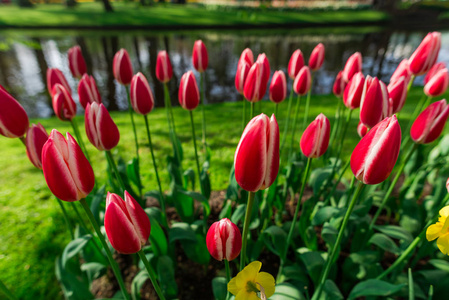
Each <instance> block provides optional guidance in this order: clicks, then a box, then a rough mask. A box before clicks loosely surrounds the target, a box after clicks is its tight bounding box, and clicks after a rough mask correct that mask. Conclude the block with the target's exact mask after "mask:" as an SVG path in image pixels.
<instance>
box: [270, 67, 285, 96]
mask: <svg viewBox="0 0 449 300" xmlns="http://www.w3.org/2000/svg"><path fill="white" fill-rule="evenodd" d="M285 97H287V79H286V78H285V74H284V72H282V71H276V72H274V74H273V78H272V79H271V84H270V100H271V101H273V102H274V103H281V102H282V101H284V100H285Z"/></svg>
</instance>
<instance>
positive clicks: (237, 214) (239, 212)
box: [231, 204, 246, 225]
mask: <svg viewBox="0 0 449 300" xmlns="http://www.w3.org/2000/svg"><path fill="white" fill-rule="evenodd" d="M245 211H246V204H240V205H239V206H237V209H236V210H235V211H234V213H233V214H232V216H231V222H232V223H234V224H236V225H237V224H238V223H239V222H240V220H241V219H242V218H243V216H244V215H245Z"/></svg>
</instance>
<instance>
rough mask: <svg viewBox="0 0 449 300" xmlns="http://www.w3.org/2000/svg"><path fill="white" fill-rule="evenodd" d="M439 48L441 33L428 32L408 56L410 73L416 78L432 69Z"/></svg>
mask: <svg viewBox="0 0 449 300" xmlns="http://www.w3.org/2000/svg"><path fill="white" fill-rule="evenodd" d="M440 48H441V33H439V32H430V33H428V34H427V36H426V37H425V38H424V39H423V40H422V42H421V44H420V45H419V46H418V48H417V49H416V50H415V52H413V54H412V56H410V59H409V64H410V71H411V72H412V74H413V75H415V76H418V75H422V74H424V73H426V72H427V71H429V70H430V68H432V67H433V65H434V64H435V62H436V60H437V58H438V52H440Z"/></svg>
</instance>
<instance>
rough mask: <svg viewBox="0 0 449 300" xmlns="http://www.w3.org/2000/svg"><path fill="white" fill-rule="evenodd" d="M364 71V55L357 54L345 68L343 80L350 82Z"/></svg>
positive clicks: (347, 62)
mask: <svg viewBox="0 0 449 300" xmlns="http://www.w3.org/2000/svg"><path fill="white" fill-rule="evenodd" d="M361 71H362V54H360V52H356V53H354V54H353V55H351V56H350V57H349V58H348V60H347V61H346V64H345V68H344V69H343V80H344V81H345V82H349V80H351V79H352V76H354V75H355V74H356V73H358V72H361Z"/></svg>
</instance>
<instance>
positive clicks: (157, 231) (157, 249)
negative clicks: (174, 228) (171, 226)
mask: <svg viewBox="0 0 449 300" xmlns="http://www.w3.org/2000/svg"><path fill="white" fill-rule="evenodd" d="M149 219H150V224H151V232H150V242H151V247H152V249H153V253H154V255H155V256H161V255H165V254H167V250H168V245H167V238H166V237H165V233H164V231H163V230H162V228H161V226H160V225H159V222H158V221H157V220H156V219H155V218H153V217H151V216H149Z"/></svg>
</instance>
